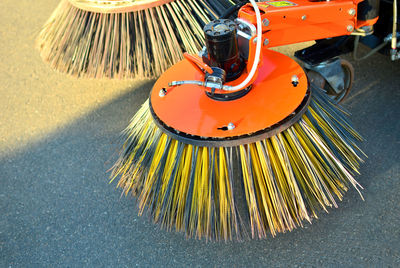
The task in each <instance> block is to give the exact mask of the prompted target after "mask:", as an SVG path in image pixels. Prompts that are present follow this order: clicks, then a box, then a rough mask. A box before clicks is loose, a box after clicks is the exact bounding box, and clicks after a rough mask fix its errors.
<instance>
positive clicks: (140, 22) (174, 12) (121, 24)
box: [37, 0, 237, 78]
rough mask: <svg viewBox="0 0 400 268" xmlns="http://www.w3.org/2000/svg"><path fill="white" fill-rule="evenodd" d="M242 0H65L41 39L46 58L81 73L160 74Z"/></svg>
mask: <svg viewBox="0 0 400 268" xmlns="http://www.w3.org/2000/svg"><path fill="white" fill-rule="evenodd" d="M235 1H237V0H224V1H205V0H201V1H195V0H140V1H131V0H118V1H117V0H108V1H96V0H62V1H61V3H60V4H59V6H58V7H57V9H56V10H55V11H54V13H53V14H52V16H51V17H50V18H49V20H48V21H47V22H46V24H45V25H44V27H43V29H42V31H41V32H40V34H39V37H38V40H37V46H38V48H39V50H40V54H41V56H42V58H43V59H44V60H45V61H46V62H48V63H49V64H50V65H51V66H52V67H53V68H55V69H56V70H58V71H60V72H63V73H67V74H70V75H73V76H78V77H95V78H102V77H107V78H133V77H157V76H159V75H160V74H161V73H162V72H164V71H165V70H166V69H167V68H168V67H170V66H171V65H172V64H174V63H176V62H177V61H179V60H181V59H182V58H183V57H182V54H183V51H188V52H190V53H197V52H198V51H199V50H200V49H201V48H202V44H203V43H204V37H203V32H202V27H203V26H204V25H205V24H206V23H208V22H209V21H210V20H211V19H215V18H217V17H218V16H219V15H220V14H222V12H224V11H225V10H226V9H227V8H229V7H231V6H233V5H234V4H235Z"/></svg>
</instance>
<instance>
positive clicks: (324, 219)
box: [0, 0, 400, 267]
mask: <svg viewBox="0 0 400 268" xmlns="http://www.w3.org/2000/svg"><path fill="white" fill-rule="evenodd" d="M34 4H35V6H33V2H32V1H18V2H15V1H11V0H3V1H2V3H0V14H1V16H0V17H2V18H3V20H2V24H0V38H1V39H0V40H1V41H2V44H3V48H2V49H0V52H1V54H0V56H1V58H0V60H1V63H0V66H1V73H2V74H0V77H1V83H0V90H1V91H0V92H1V96H0V99H1V100H0V111H1V112H0V133H1V136H2V139H1V140H0V267H58V266H61V267H132V266H145V267H146V266H163V267H166V266H177V267H181V266H213V267H215V266H230V267H248V266H250V267H252V266H264V267H297V266H299V267H321V266H322V267H399V266H400V194H399V193H400V156H399V155H400V123H399V118H400V62H394V63H393V62H390V60H389V58H388V57H385V56H383V55H375V56H373V57H371V58H370V59H368V60H366V61H363V62H353V64H354V67H355V70H356V79H355V85H354V88H353V91H352V93H351V95H350V96H349V98H348V100H347V101H345V103H344V106H345V107H346V108H347V109H348V110H349V111H350V112H351V119H352V122H353V124H354V127H355V128H356V129H357V130H358V131H359V132H360V133H361V134H362V135H363V136H364V137H365V142H363V143H362V145H361V147H362V149H363V150H364V151H365V152H366V154H367V155H368V159H366V161H365V163H364V164H363V165H362V168H361V175H360V176H358V177H357V179H358V181H359V182H360V183H361V184H362V185H363V186H364V188H365V190H364V191H363V195H364V198H365V201H363V200H362V199H361V198H360V196H359V195H358V193H357V192H356V191H355V190H353V189H351V190H349V192H348V193H347V194H346V195H345V197H344V200H343V201H342V202H340V203H339V208H338V209H330V210H329V213H324V212H320V213H319V218H318V219H316V220H314V221H313V223H312V224H305V226H304V228H298V229H296V230H294V231H293V232H290V233H284V234H279V235H278V236H276V237H275V238H272V237H269V238H267V239H265V240H248V241H243V242H235V241H233V242H227V243H224V242H206V241H205V240H196V239H185V237H184V235H183V234H180V233H174V232H167V231H165V230H160V229H159V227H158V226H156V225H154V224H152V223H151V222H150V221H149V220H148V219H147V218H146V217H138V216H137V209H136V207H135V203H134V200H133V199H132V198H130V197H125V196H121V191H120V190H119V189H117V188H116V183H111V184H109V178H108V177H109V174H108V173H107V170H108V169H109V168H110V167H111V166H112V164H113V161H114V160H115V159H116V152H117V149H118V147H119V145H120V132H121V130H123V129H124V128H125V127H126V126H127V124H128V123H129V120H130V118H131V117H132V116H133V114H134V113H135V112H136V111H137V110H138V108H139V107H140V105H141V104H142V103H143V102H144V101H145V100H146V98H147V96H148V94H149V91H150V90H151V87H152V85H153V84H154V80H150V81H145V80H141V81H121V82H119V81H92V80H83V79H74V78H70V77H66V76H64V75H63V74H59V73H56V72H55V71H53V70H51V69H50V68H49V67H48V66H47V65H45V64H44V63H43V62H42V61H41V59H40V57H39V56H38V53H37V51H36V50H35V49H34V38H35V36H36V34H37V31H38V30H39V29H40V27H41V25H42V24H43V23H44V21H45V20H46V18H47V17H48V16H50V13H51V11H52V9H54V8H55V6H56V4H57V1H50V0H43V1H38V4H36V2H35V3H34ZM366 51H368V50H366V49H365V48H363V49H362V50H361V52H366ZM347 58H349V57H348V56H347ZM60 118H62V120H61V119H60ZM49 126H51V127H49Z"/></svg>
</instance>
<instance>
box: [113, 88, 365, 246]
mask: <svg viewBox="0 0 400 268" xmlns="http://www.w3.org/2000/svg"><path fill="white" fill-rule="evenodd" d="M148 105H149V104H148V102H146V103H145V104H144V105H143V106H142V108H141V109H140V110H139V112H138V113H137V114H136V115H135V117H134V118H133V119H132V122H131V124H130V125H129V127H128V128H127V130H126V131H125V134H126V135H127V136H128V139H127V141H126V143H125V145H124V149H123V151H122V153H121V156H120V158H119V160H118V162H117V163H116V165H115V166H114V171H113V176H114V177H115V176H120V177H121V178H120V181H119V184H118V185H119V186H120V187H121V188H123V190H124V192H125V193H132V194H133V195H134V196H136V197H137V199H138V204H139V211H140V213H143V212H144V210H145V209H146V208H147V210H148V211H149V212H150V215H151V217H152V219H153V220H154V221H155V222H158V223H160V224H161V225H162V226H163V227H165V228H166V229H168V230H170V229H172V228H175V229H176V230H177V231H182V232H185V233H186V235H187V236H188V237H198V238H201V237H206V238H207V239H216V240H219V239H221V240H231V239H233V238H236V239H240V238H242V237H243V234H245V233H246V231H249V232H250V234H251V236H252V237H253V238H264V237H266V236H267V235H268V231H269V233H271V235H272V236H275V235H276V234H277V233H279V232H285V231H291V230H293V229H294V228H296V227H297V226H302V224H303V221H304V220H306V221H311V219H312V218H313V217H317V211H318V210H320V209H322V210H325V211H327V209H328V207H332V206H334V207H336V206H337V201H336V200H341V199H342V196H343V193H344V192H345V191H347V189H348V186H349V185H352V186H353V187H354V188H356V189H357V191H359V188H360V185H359V184H358V183H357V181H356V180H355V179H354V178H353V173H354V172H356V173H357V172H358V167H359V164H358V163H359V162H360V161H361V157H360V155H361V154H362V152H361V150H360V149H359V148H358V147H357V146H356V142H357V141H358V140H361V137H360V136H359V135H358V134H357V133H356V132H355V131H354V129H353V128H351V126H350V124H349V123H348V122H347V121H345V120H344V115H343V113H342V112H341V111H340V110H339V109H337V108H336V107H335V105H334V104H333V103H331V102H330V101H329V100H328V99H327V97H326V96H325V95H324V93H322V92H320V90H319V89H316V88H314V89H313V97H312V100H311V104H310V106H309V108H308V111H307V112H306V113H305V114H304V115H303V117H302V118H301V119H300V120H299V121H298V122H297V123H295V124H294V125H293V126H291V127H290V128H288V129H287V130H285V131H283V132H281V133H279V134H277V135H275V136H273V137H271V138H269V139H266V140H261V141H258V142H255V143H251V144H247V145H240V146H237V147H229V148H225V147H217V148H208V147H198V146H193V145H188V144H184V143H182V142H180V141H177V140H174V139H172V138H170V137H169V136H167V135H166V134H165V133H162V132H161V130H160V129H159V128H158V127H157V126H156V125H155V123H154V122H153V119H152V117H151V114H150V112H149V106H148ZM235 157H236V159H234V158H235ZM235 160H237V161H235ZM236 162H237V163H236ZM240 198H242V199H244V200H245V202H246V204H247V205H246V207H247V217H243V215H244V214H243V211H240V212H239V209H238V206H237V204H238V201H237V200H238V199H240ZM244 218H247V219H248V220H247V221H244V220H242V219H244Z"/></svg>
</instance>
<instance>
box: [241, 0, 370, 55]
mask: <svg viewBox="0 0 400 268" xmlns="http://www.w3.org/2000/svg"><path fill="white" fill-rule="evenodd" d="M359 2H361V1H349V0H335V1H323V2H314V1H309V0H293V1H292V0H290V1H279V0H278V1H266V2H260V3H258V6H259V8H260V12H261V17H262V20H263V22H264V23H263V38H264V39H265V38H267V39H268V41H269V43H268V45H267V46H268V47H275V46H282V45H288V44H294V43H299V42H305V41H311V40H316V39H323V38H330V37H335V36H342V35H348V34H350V33H351V32H352V31H353V30H354V29H355V28H357V27H360V26H359V25H357V4H358V3H359ZM239 18H241V19H244V20H246V21H248V22H250V23H252V24H254V25H256V24H257V23H256V16H255V12H254V9H253V7H252V6H251V5H249V4H247V5H245V6H244V7H242V8H241V9H240V11H239ZM361 26H363V25H361Z"/></svg>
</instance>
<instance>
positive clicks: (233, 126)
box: [228, 123, 236, 130]
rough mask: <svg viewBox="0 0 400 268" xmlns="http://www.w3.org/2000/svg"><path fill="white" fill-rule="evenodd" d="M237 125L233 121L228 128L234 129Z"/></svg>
mask: <svg viewBox="0 0 400 268" xmlns="http://www.w3.org/2000/svg"><path fill="white" fill-rule="evenodd" d="M235 127H236V126H235V125H234V124H233V123H229V124H228V130H233V129H235Z"/></svg>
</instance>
